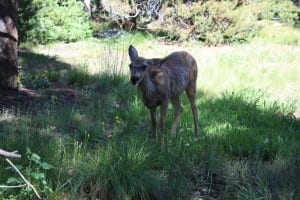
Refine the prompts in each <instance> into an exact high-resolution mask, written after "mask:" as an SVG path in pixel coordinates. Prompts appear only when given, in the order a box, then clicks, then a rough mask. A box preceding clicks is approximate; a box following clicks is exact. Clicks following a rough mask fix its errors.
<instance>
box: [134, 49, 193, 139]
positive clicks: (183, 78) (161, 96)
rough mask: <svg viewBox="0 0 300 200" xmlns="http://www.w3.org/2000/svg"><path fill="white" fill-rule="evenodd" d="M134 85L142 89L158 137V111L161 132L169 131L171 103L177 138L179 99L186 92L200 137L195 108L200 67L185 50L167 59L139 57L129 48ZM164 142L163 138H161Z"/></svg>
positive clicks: (172, 134) (173, 130)
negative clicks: (167, 120)
mask: <svg viewBox="0 0 300 200" xmlns="http://www.w3.org/2000/svg"><path fill="white" fill-rule="evenodd" d="M128 52H129V57H130V61H131V63H130V65H129V67H130V72H131V78H130V80H131V83H132V84H133V85H135V86H138V88H139V90H140V91H141V94H142V98H143V102H144V104H145V106H146V107H147V108H148V109H149V110H150V116H151V122H152V126H153V128H154V131H155V135H156V138H157V134H156V109H157V107H158V106H160V133H161V134H163V133H164V132H165V119H166V115H167V109H168V103H169V102H171V103H172V105H173V107H174V120H173V123H172V127H171V136H174V134H175V131H176V127H177V123H178V121H179V116H180V114H181V113H182V110H183V109H182V106H181V104H180V100H179V96H180V94H181V93H182V92H183V91H184V90H185V92H186V94H187V96H188V99H189V101H190V104H191V109H192V112H193V117H194V131H195V135H197V134H198V114H197V108H196V105H195V98H196V80H197V64H196V61H195V59H194V58H193V57H192V56H191V55H190V54H189V53H187V52H185V51H178V52H173V53H171V54H170V55H168V56H167V57H165V58H161V59H160V58H153V59H146V58H142V57H139V55H138V52H137V50H136V49H135V48H134V47H133V46H132V45H130V46H129V50H128ZM161 139H162V138H161Z"/></svg>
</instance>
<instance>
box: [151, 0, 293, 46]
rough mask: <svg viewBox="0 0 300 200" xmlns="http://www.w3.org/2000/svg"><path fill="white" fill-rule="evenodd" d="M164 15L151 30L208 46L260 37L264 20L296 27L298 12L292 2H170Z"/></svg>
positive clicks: (173, 38) (279, 0) (167, 36)
mask: <svg viewBox="0 0 300 200" xmlns="http://www.w3.org/2000/svg"><path fill="white" fill-rule="evenodd" d="M161 12H162V13H163V15H164V20H163V21H162V22H158V21H155V22H152V23H151V24H149V25H148V27H149V28H150V29H152V30H155V32H158V33H160V34H162V35H163V36H165V38H166V39H170V40H179V41H185V40H189V39H193V40H196V41H201V42H203V43H204V44H206V45H219V44H228V43H235V42H244V41H249V40H250V39H251V38H253V37H254V36H256V35H257V34H258V33H259V31H260V27H261V23H260V21H261V20H269V21H270V20H275V21H279V22H280V23H283V24H289V25H293V24H296V22H297V20H299V19H298V12H299V11H298V9H297V7H296V6H295V5H294V4H293V3H292V1H283V0H268V1H251V2H248V1H238V3H236V1H218V0H213V1H192V2H189V3H187V2H185V3H183V2H182V1H181V2H179V3H176V4H170V3H166V4H165V5H164V6H163V8H162V9H161Z"/></svg>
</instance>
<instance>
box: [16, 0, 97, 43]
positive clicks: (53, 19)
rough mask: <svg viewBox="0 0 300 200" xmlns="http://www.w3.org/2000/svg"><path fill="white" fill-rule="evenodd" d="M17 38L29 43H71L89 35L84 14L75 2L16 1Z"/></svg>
mask: <svg viewBox="0 0 300 200" xmlns="http://www.w3.org/2000/svg"><path fill="white" fill-rule="evenodd" d="M19 15H20V17H19V19H20V34H19V35H20V36H21V37H20V39H21V41H23V42H24V41H27V42H31V43H43V44H45V43H50V42H54V41H65V42H72V41H77V40H80V39H83V38H87V37H90V36H91V35H92V31H91V27H90V24H89V18H88V14H87V13H85V12H84V11H83V5H82V3H81V2H79V1H75V0H66V1H59V0H46V1H44V0H25V1H21V2H20V11H19Z"/></svg>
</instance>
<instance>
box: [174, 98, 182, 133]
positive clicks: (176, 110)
mask: <svg viewBox="0 0 300 200" xmlns="http://www.w3.org/2000/svg"><path fill="white" fill-rule="evenodd" d="M171 102H172V104H173V107H174V119H173V123H172V127H171V136H172V137H174V134H175V132H176V128H177V124H178V121H179V117H180V114H181V113H182V111H183V109H182V106H181V104H180V100H179V96H176V97H173V98H172V100H171Z"/></svg>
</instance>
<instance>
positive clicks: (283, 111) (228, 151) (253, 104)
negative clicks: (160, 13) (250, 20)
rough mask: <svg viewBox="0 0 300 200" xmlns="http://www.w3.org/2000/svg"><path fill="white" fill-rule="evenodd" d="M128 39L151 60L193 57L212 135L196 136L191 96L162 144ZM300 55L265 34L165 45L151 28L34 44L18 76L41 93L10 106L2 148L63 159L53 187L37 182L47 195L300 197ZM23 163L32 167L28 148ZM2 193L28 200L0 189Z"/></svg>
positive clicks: (52, 173)
mask: <svg viewBox="0 0 300 200" xmlns="http://www.w3.org/2000/svg"><path fill="white" fill-rule="evenodd" d="M131 43H132V44H134V45H135V46H136V47H137V49H138V50H139V52H140V54H141V55H142V56H144V57H157V56H159V57H162V56H164V55H167V54H168V53H170V52H172V51H174V50H180V49H183V50H188V51H189V52H191V53H192V54H193V55H194V56H195V58H196V60H197V63H198V66H199V75H198V99H197V106H198V109H199V121H200V129H201V131H202V133H203V134H204V136H205V137H204V138H203V139H201V140H199V139H198V138H195V137H194V136H193V123H192V115H191V112H190V108H189V105H188V100H187V98H186V97H185V96H184V95H183V96H182V100H183V104H184V113H183V114H182V117H181V120H180V124H179V126H178V130H177V135H176V137H175V138H168V139H167V142H166V145H165V148H163V149H161V148H160V144H159V142H156V141H155V140H154V139H153V138H152V137H151V136H150V135H149V132H150V122H149V117H148V111H147V109H146V108H145V107H144V106H143V105H142V102H141V100H140V99H139V98H138V96H137V93H136V90H135V89H134V88H133V87H132V86H131V85H130V84H129V76H128V67H127V66H128V62H129V60H128V57H127V47H128V45H129V44H131ZM299 51H300V49H299V46H297V45H294V44H290V43H280V44H278V43H277V42H274V43H272V41H271V42H270V41H264V42H263V43H262V40H261V41H260V42H258V41H255V42H253V43H250V44H247V45H236V46H225V47H199V46H197V45H195V44H192V43H190V44H177V45H166V44H163V43H161V42H157V41H155V40H154V39H153V38H151V37H150V36H143V35H126V36H124V37H123V38H120V39H114V40H113V41H108V40H104V41H103V40H100V41H99V40H87V41H81V42H78V43H68V44H62V43H59V44H52V45H49V46H38V47H35V48H32V49H31V50H28V48H27V50H24V51H21V52H20V55H19V56H20V63H21V64H22V66H23V69H24V70H23V71H22V74H21V83H22V84H23V85H24V86H26V87H29V88H33V89H35V90H36V91H37V92H38V94H39V95H36V96H33V97H32V98H31V99H30V101H28V102H26V105H22V106H17V105H14V106H13V107H7V106H6V107H2V108H1V111H0V146H1V148H3V149H6V150H11V151H13V150H16V149H17V150H19V152H20V153H21V154H22V155H25V152H26V148H27V147H29V148H30V149H31V151H32V152H34V153H36V154H38V155H39V156H41V158H42V160H43V161H46V162H47V163H50V164H51V165H53V166H54V167H55V168H54V169H51V170H48V171H47V173H46V174H45V175H46V179H47V186H49V187H50V188H51V189H52V190H53V191H52V192H51V191H50V190H43V185H39V187H38V188H39V189H40V191H44V192H43V193H42V196H43V198H45V199H192V198H194V199H197V198H198V199H200V198H203V199H205V198H207V199H297V198H299V195H300V193H299V190H298V188H299V187H298V186H299V185H300V183H299V180H298V177H299V175H300V173H299V172H300V169H299V150H300V149H299V147H300V144H299V141H300V138H299V133H300V121H299V118H297V112H299V108H300V107H299V106H300V105H299V104H300V102H299V98H300V97H299V95H300V94H299V91H300V88H299V87H300V79H299V77H298V76H297V74H299V67H298V66H299V65H300V58H299V56H298V54H299ZM295 116H296V117H295ZM298 117H299V116H298ZM171 122H172V109H170V111H169V115H168V118H167V125H166V127H170V126H171ZM15 163H18V164H21V165H22V166H28V160H27V158H26V156H23V157H22V158H21V159H19V160H15ZM6 167H7V164H6V163H5V161H4V160H2V159H1V160H0V174H1V176H0V183H1V184H5V183H6V180H7V179H8V178H10V177H15V174H14V173H12V172H11V171H9V170H7V169H6ZM32 181H33V182H34V180H32ZM34 183H36V182H34ZM36 184H37V183H36ZM35 186H37V185H35ZM22 194H24V193H22ZM0 198H1V199H12V198H16V199H22V198H23V199H24V196H21V193H20V190H19V189H14V190H12V189H11V190H2V189H1V190H0ZM26 198H33V197H32V196H30V195H28V196H26Z"/></svg>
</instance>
